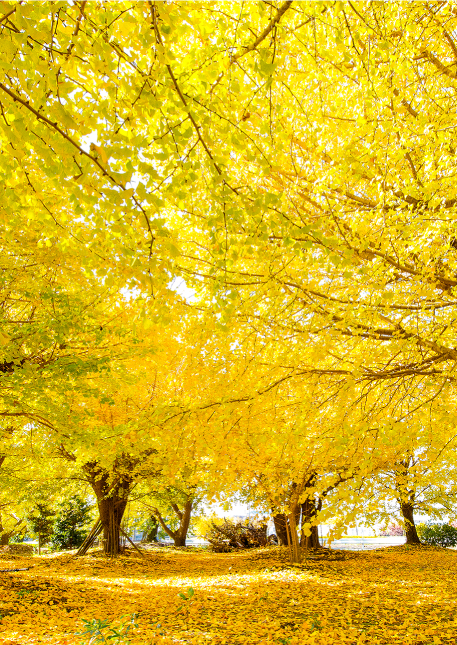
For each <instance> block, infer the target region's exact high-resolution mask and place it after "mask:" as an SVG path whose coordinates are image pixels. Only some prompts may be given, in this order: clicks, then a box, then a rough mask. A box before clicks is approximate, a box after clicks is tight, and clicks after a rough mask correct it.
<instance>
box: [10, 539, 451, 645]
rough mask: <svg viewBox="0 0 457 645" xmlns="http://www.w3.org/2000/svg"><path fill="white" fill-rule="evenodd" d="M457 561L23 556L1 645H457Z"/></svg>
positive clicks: (429, 552)
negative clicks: (456, 572) (292, 562)
mask: <svg viewBox="0 0 457 645" xmlns="http://www.w3.org/2000/svg"><path fill="white" fill-rule="evenodd" d="M456 558H457V553H456V552H455V551H452V550H448V549H441V548H434V547H428V548H427V547H420V548H405V547H395V548H388V549H383V550H378V551H370V552H365V553H353V552H351V553H348V552H337V551H327V550H321V551H315V552H313V553H311V554H310V555H309V556H308V557H307V558H305V560H304V562H303V563H302V564H301V565H298V566H297V565H290V564H289V563H288V561H287V551H286V550H285V549H280V548H277V547H276V548H266V549H257V550H255V552H251V553H248V554H246V553H221V554H215V553H210V552H207V551H205V550H200V551H196V550H195V549H192V550H189V551H187V550H185V549H179V550H175V549H172V548H167V549H162V550H160V551H158V552H156V551H148V552H147V555H146V558H144V559H143V558H140V557H138V554H136V553H135V554H134V553H129V554H128V555H125V556H122V557H119V558H118V559H114V560H110V559H108V558H106V557H105V556H103V555H102V554H101V553H99V552H94V553H92V554H90V555H89V556H85V557H82V558H72V557H71V556H69V555H68V553H66V554H58V555H51V556H42V557H36V556H35V557H29V558H26V557H21V558H20V559H19V560H18V559H16V560H15V562H14V568H18V569H19V568H21V569H22V568H25V567H30V568H29V569H28V570H25V571H24V570H22V571H16V572H2V573H1V574H0V616H1V619H0V634H1V635H0V645H31V644H35V643H43V644H44V643H46V644H49V645H74V644H78V643H81V644H84V643H86V644H89V643H102V642H105V643H111V644H113V645H116V643H119V644H120V643H125V644H130V645H140V644H141V645H147V644H150V645H161V644H162V645H166V644H176V645H178V644H186V643H192V644H200V643H201V644H203V643H215V644H216V645H219V644H220V645H224V644H227V645H228V644H230V645H238V644H239V645H242V644H243V645H254V644H256V645H257V644H259V643H260V644H261V643H282V644H283V645H298V644H300V645H302V644H303V645H307V644H311V643H313V644H318V645H327V644H329V645H332V644H335V645H336V644H338V645H340V644H341V645H358V644H373V645H375V644H386V645H387V644H389V645H390V644H393V643H399V644H400V643H401V644H402V645H403V644H404V645H432V644H433V645H435V644H437V645H438V644H440V643H443V644H444V643H448V644H451V643H452V644H455V642H456V634H457V613H456V604H457V593H456V592H457V580H456V576H454V575H453V572H454V570H455V566H456V564H457V561H456ZM8 565H10V566H9V567H8ZM0 568H13V567H12V566H11V562H10V561H8V560H7V559H5V560H0ZM91 639H92V640H91Z"/></svg>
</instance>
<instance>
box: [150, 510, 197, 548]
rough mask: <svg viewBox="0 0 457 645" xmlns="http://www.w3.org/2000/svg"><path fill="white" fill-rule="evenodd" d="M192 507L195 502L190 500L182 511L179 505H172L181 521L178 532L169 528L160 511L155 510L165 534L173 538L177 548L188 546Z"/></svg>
mask: <svg viewBox="0 0 457 645" xmlns="http://www.w3.org/2000/svg"><path fill="white" fill-rule="evenodd" d="M192 506H193V501H192V500H189V499H188V500H187V502H186V503H185V504H184V509H183V510H182V511H181V510H180V509H179V507H178V505H177V504H173V503H172V504H171V507H172V509H173V510H174V512H175V513H176V515H177V516H178V519H179V527H178V528H177V529H176V531H173V530H172V529H171V528H170V527H169V526H167V524H166V523H165V520H164V519H163V517H162V515H161V513H160V511H159V510H158V509H154V513H155V515H156V517H157V519H158V520H159V522H160V526H161V527H162V528H163V530H164V531H165V533H166V534H167V535H168V536H170V537H171V539H172V540H173V542H174V545H175V546H186V537H187V532H188V530H189V523H190V516H191V514H192Z"/></svg>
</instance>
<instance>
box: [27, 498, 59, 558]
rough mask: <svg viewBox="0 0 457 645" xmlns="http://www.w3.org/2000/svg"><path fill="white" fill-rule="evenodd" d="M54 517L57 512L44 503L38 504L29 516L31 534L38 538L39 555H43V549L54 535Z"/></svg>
mask: <svg viewBox="0 0 457 645" xmlns="http://www.w3.org/2000/svg"><path fill="white" fill-rule="evenodd" d="M54 517H55V512H54V511H53V510H52V509H50V508H49V507H48V506H47V505H46V504H45V503H43V502H38V503H37V504H36V505H35V508H34V510H33V511H32V512H31V513H30V514H29V515H28V516H27V523H28V527H29V532H30V533H31V534H32V535H33V536H35V537H37V538H38V555H40V554H41V547H42V546H43V545H44V544H46V543H47V542H49V539H50V537H51V535H52V533H53V528H54Z"/></svg>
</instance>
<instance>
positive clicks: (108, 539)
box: [85, 464, 131, 556]
mask: <svg viewBox="0 0 457 645" xmlns="http://www.w3.org/2000/svg"><path fill="white" fill-rule="evenodd" d="M85 470H86V472H87V473H88V474H89V482H90V485H91V486H92V489H93V491H94V493H95V496H96V498H97V506H98V512H99V515H100V522H101V524H102V527H103V530H102V541H103V550H104V552H105V554H106V555H110V556H115V555H118V554H119V553H120V552H121V550H122V547H121V541H120V530H119V527H120V525H121V522H122V518H123V516H124V512H125V509H126V506H127V501H128V495H129V491H130V484H131V480H130V479H129V478H128V477H125V476H123V477H120V476H119V475H114V476H113V475H112V474H110V473H109V472H107V471H106V470H103V469H101V468H100V467H98V466H97V465H96V464H86V466H85Z"/></svg>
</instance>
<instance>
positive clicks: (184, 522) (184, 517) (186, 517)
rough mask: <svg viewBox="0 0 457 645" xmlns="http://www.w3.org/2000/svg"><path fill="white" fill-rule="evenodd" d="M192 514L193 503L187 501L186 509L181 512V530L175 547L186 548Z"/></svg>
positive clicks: (175, 540)
mask: <svg viewBox="0 0 457 645" xmlns="http://www.w3.org/2000/svg"><path fill="white" fill-rule="evenodd" d="M191 514H192V501H189V500H188V501H187V502H186V503H185V504H184V509H183V511H182V512H181V517H180V518H179V519H180V524H179V529H178V530H177V532H176V533H177V535H176V537H175V538H173V539H174V542H175V546H186V538H187V532H188V530H189V524H190V516H191Z"/></svg>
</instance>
